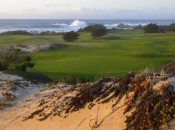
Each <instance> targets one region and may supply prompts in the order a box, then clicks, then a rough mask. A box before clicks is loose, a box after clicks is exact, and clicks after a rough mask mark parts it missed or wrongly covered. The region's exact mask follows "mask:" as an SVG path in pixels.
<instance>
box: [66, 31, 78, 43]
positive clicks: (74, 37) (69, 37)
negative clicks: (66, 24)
mask: <svg viewBox="0 0 175 130" xmlns="http://www.w3.org/2000/svg"><path fill="white" fill-rule="evenodd" d="M63 39H64V40H65V41H66V42H73V41H75V40H77V39H79V34H78V32H74V31H71V32H67V33H64V35H63Z"/></svg>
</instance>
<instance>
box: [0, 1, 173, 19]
mask: <svg viewBox="0 0 175 130" xmlns="http://www.w3.org/2000/svg"><path fill="white" fill-rule="evenodd" d="M0 19H175V0H0Z"/></svg>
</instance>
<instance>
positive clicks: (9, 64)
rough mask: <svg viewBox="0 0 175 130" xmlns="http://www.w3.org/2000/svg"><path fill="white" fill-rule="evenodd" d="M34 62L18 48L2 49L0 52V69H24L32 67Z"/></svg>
mask: <svg viewBox="0 0 175 130" xmlns="http://www.w3.org/2000/svg"><path fill="white" fill-rule="evenodd" d="M34 66H35V63H34V62H32V58H31V57H30V55H29V54H28V53H25V52H22V51H21V50H19V49H8V48H6V49H3V50H1V52H0V70H9V69H12V70H17V71H26V70H27V68H33V67H34Z"/></svg>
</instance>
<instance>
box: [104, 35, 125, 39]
mask: <svg viewBox="0 0 175 130" xmlns="http://www.w3.org/2000/svg"><path fill="white" fill-rule="evenodd" d="M103 39H105V40H124V39H123V38H121V37H117V36H107V37H104V38H103Z"/></svg>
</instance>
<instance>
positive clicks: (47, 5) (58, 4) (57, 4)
mask: <svg viewBox="0 0 175 130" xmlns="http://www.w3.org/2000/svg"><path fill="white" fill-rule="evenodd" d="M70 5H71V4H68V3H67V4H66V3H65V4H60V3H54V4H46V5H45V7H56V6H70Z"/></svg>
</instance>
